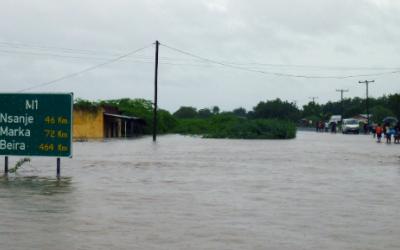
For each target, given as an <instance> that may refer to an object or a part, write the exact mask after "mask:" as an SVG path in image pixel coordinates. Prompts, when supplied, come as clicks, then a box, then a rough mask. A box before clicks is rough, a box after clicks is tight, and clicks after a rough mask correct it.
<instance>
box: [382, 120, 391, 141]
mask: <svg viewBox="0 0 400 250" xmlns="http://www.w3.org/2000/svg"><path fill="white" fill-rule="evenodd" d="M383 130H384V132H385V136H386V143H388V144H390V143H392V134H391V131H390V125H389V123H386V124H385V127H384V129H383Z"/></svg>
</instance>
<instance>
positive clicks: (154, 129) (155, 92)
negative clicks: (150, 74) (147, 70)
mask: <svg viewBox="0 0 400 250" xmlns="http://www.w3.org/2000/svg"><path fill="white" fill-rule="evenodd" d="M155 44H156V55H155V69H154V110H153V141H156V140H157V87H158V86H157V85H158V47H159V46H160V43H159V42H158V41H156V43H155Z"/></svg>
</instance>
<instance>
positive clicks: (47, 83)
mask: <svg viewBox="0 0 400 250" xmlns="http://www.w3.org/2000/svg"><path fill="white" fill-rule="evenodd" d="M151 46H152V44H151V45H147V46H145V47H143V48H140V49H137V50H134V51H131V52H129V53H127V54H125V55H122V56H118V57H116V58H114V59H111V60H108V61H106V62H103V63H100V64H97V65H94V66H91V67H89V68H86V69H83V70H80V71H77V72H74V73H71V74H68V75H65V76H62V77H59V78H56V79H54V80H51V81H48V82H44V83H40V84H37V85H33V86H31V87H28V88H25V89H22V90H20V91H19V92H25V91H28V90H31V89H35V88H39V87H43V86H47V85H50V84H53V83H56V82H59V81H62V80H65V79H68V78H72V77H75V76H78V75H81V74H83V73H86V72H89V71H92V70H94V69H97V68H99V67H102V66H105V65H108V64H111V63H114V62H117V61H119V60H121V59H123V58H126V57H128V56H130V55H133V54H135V53H137V52H139V51H142V50H145V49H147V48H149V47H151Z"/></svg>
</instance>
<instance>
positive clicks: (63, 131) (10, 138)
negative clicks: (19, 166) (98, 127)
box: [0, 93, 73, 157]
mask: <svg viewBox="0 0 400 250" xmlns="http://www.w3.org/2000/svg"><path fill="white" fill-rule="evenodd" d="M72 104H73V95H72V93H68V94H1V93H0V155H26V156H53V157H71V156H72V149H71V147H72Z"/></svg>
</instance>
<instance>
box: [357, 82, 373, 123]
mask: <svg viewBox="0 0 400 250" xmlns="http://www.w3.org/2000/svg"><path fill="white" fill-rule="evenodd" d="M373 82H375V80H371V81H368V80H365V81H358V83H361V84H362V83H365V87H366V99H365V103H366V105H367V121H368V126H369V105H368V85H369V84H370V83H373Z"/></svg>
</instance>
